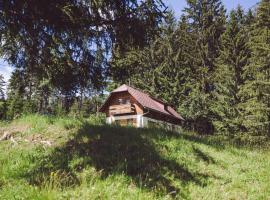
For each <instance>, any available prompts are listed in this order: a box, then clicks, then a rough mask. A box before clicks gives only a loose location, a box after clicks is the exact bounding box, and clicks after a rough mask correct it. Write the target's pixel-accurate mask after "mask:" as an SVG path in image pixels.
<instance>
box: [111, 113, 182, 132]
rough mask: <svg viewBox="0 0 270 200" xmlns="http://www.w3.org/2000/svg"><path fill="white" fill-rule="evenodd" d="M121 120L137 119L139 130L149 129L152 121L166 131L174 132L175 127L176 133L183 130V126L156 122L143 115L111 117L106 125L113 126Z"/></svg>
mask: <svg viewBox="0 0 270 200" xmlns="http://www.w3.org/2000/svg"><path fill="white" fill-rule="evenodd" d="M121 119H136V122H137V127H138V128H144V127H145V128H146V127H148V121H152V122H154V123H157V124H161V125H163V127H164V128H165V129H168V130H172V127H173V126H174V127H175V131H177V132H180V130H181V126H179V125H175V124H172V123H168V122H164V121H159V120H155V119H152V118H148V117H145V116H143V115H125V116H111V117H107V118H106V123H107V124H112V123H113V122H114V121H115V120H121Z"/></svg>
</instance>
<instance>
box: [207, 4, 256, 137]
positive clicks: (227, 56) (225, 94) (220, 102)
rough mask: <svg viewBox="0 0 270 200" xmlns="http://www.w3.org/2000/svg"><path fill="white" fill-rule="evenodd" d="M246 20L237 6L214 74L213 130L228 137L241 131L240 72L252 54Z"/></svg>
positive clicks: (233, 11) (232, 12) (227, 28)
mask: <svg viewBox="0 0 270 200" xmlns="http://www.w3.org/2000/svg"><path fill="white" fill-rule="evenodd" d="M248 17H250V15H248ZM246 19H247V17H246V16H245V14H244V11H243V9H242V8H241V7H240V6H239V7H238V8H237V9H236V10H232V11H231V13H230V19H229V21H228V23H227V26H226V31H225V33H224V34H223V36H222V46H221V51H220V52H221V53H220V56H219V59H218V62H217V64H218V68H217V70H216V72H215V82H216V84H215V87H216V92H215V97H216V101H214V103H213V105H212V110H214V111H215V114H216V115H217V117H216V119H215V120H214V121H215V122H214V124H215V128H216V130H218V131H220V132H226V133H230V134H235V133H237V132H240V131H244V127H243V110H242V108H241V94H240V90H241V88H242V87H243V84H244V78H243V70H244V68H245V67H246V66H247V65H248V64H249V58H250V54H251V51H250V48H249V46H248V41H249V34H248V31H247V24H246V23H247V20H246Z"/></svg>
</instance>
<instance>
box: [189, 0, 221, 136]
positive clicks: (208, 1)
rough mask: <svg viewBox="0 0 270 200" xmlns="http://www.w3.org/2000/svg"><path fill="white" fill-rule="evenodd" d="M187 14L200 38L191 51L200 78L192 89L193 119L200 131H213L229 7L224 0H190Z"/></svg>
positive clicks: (191, 105)
mask: <svg viewBox="0 0 270 200" xmlns="http://www.w3.org/2000/svg"><path fill="white" fill-rule="evenodd" d="M185 15H186V16H187V18H188V21H189V24H190V30H191V32H193V34H195V35H196V36H197V37H196V48H197V52H196V53H193V54H191V55H190V56H191V59H193V60H194V61H195V65H194V68H195V69H196V70H195V71H194V73H196V79H195V80H194V82H193V87H192V91H191V92H190V94H189V96H190V109H191V110H193V111H192V112H191V113H195V115H194V114H192V115H191V116H189V117H190V119H192V120H193V121H194V122H195V123H196V124H197V128H196V129H198V130H199V131H200V132H203V133H212V132H213V130H214V129H213V124H212V120H213V119H214V117H215V116H214V113H213V111H212V110H211V105H212V102H213V92H214V89H215V88H214V77H213V74H214V71H215V69H216V68H217V66H216V59H217V58H218V57H219V53H220V52H219V49H220V45H221V41H220V40H221V35H222V33H223V32H224V29H225V22H226V16H225V9H224V6H223V5H222V2H221V0H187V8H186V9H185Z"/></svg>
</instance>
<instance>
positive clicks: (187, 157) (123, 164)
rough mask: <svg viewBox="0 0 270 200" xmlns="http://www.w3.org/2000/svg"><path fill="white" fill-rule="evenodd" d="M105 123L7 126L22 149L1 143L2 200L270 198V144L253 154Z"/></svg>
mask: <svg viewBox="0 0 270 200" xmlns="http://www.w3.org/2000/svg"><path fill="white" fill-rule="evenodd" d="M103 123H104V118H102V116H91V117H90V118H88V119H83V118H78V119H76V118H69V117H50V116H39V115H30V116H23V117H22V118H20V119H17V120H15V121H13V122H11V123H10V124H3V127H2V128H3V129H4V130H5V131H14V130H15V135H14V139H15V140H16V141H17V143H16V144H14V143H13V142H11V141H9V140H8V141H2V142H0V199H267V198H268V197H269V196H270V181H269V180H270V171H269V166H270V152H269V148H268V147H267V144H268V143H267V142H265V143H264V144H263V146H264V148H258V145H259V144H258V143H255V146H253V147H252V148H251V147H250V145H251V143H249V142H247V141H248V140H243V141H241V142H239V141H237V140H231V139H230V138H228V137H224V136H208V137H202V136H197V135H195V134H192V133H184V132H183V133H181V134H176V133H173V132H166V131H164V130H159V129H136V128H131V127H127V128H123V127H117V126H108V125H104V124H103ZM29 138H30V139H31V138H34V139H33V140H30V139H29ZM43 140H48V141H50V142H51V145H49V146H48V145H45V144H44V143H42V141H43ZM252 144H253V143H252ZM247 147H249V148H247Z"/></svg>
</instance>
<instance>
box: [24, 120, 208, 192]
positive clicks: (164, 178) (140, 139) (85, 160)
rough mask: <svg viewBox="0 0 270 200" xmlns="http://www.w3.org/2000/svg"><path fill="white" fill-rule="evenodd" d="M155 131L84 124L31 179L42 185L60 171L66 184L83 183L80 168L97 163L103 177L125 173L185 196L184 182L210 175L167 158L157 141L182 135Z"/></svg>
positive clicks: (200, 182)
mask: <svg viewBox="0 0 270 200" xmlns="http://www.w3.org/2000/svg"><path fill="white" fill-rule="evenodd" d="M151 131H152V132H151ZM153 131H154V130H150V129H135V128H123V127H111V126H91V125H89V124H84V126H83V127H82V128H81V129H80V130H79V132H78V133H77V134H76V135H75V138H74V139H72V140H70V141H68V142H67V143H66V144H65V145H64V146H62V147H59V148H57V149H55V150H54V151H53V152H52V153H51V154H50V155H49V156H47V157H45V158H43V159H42V161H41V162H40V163H39V165H38V166H37V167H36V168H35V170H34V171H32V172H30V173H29V175H28V177H29V181H30V183H31V184H34V185H42V184H43V182H44V178H42V177H46V176H48V175H50V174H51V173H52V172H56V171H57V172H59V171H60V172H61V174H63V177H66V178H65V179H64V181H63V182H61V185H62V186H63V187H64V186H70V185H76V184H79V180H78V179H77V178H76V175H75V174H76V172H78V171H80V170H82V169H83V168H85V167H87V166H93V167H95V169H96V170H98V171H102V175H101V178H104V179H106V177H108V176H110V175H113V174H125V175H127V176H129V177H130V178H131V179H132V182H133V183H135V185H136V186H137V187H140V188H145V189H149V190H153V189H154V190H155V191H158V192H162V193H166V194H168V193H170V194H171V195H172V196H174V195H179V194H180V195H181V196H183V195H184V194H183V193H182V191H181V186H183V185H186V184H187V183H189V182H192V183H194V184H198V185H200V186H204V183H205V180H206V179H207V178H208V177H207V176H206V175H202V174H196V173H193V172H191V171H190V170H189V169H187V168H186V167H184V166H182V165H181V164H179V163H177V162H176V161H174V160H169V159H167V158H165V157H164V156H162V155H161V154H160V153H159V152H158V151H157V149H156V146H155V145H154V144H153V141H154V139H155V137H156V138H159V139H161V138H166V137H178V136H177V135H175V134H173V133H168V135H167V134H166V135H165V134H164V131H159V130H155V132H153ZM160 137H161V138H160ZM149 138H151V140H150V139H149ZM74 159H78V160H79V161H80V162H77V163H76V164H73V165H72V167H71V164H70V163H71V162H72V161H73V160H74ZM40 177H41V178H40ZM179 185H181V186H179Z"/></svg>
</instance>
